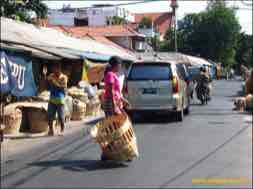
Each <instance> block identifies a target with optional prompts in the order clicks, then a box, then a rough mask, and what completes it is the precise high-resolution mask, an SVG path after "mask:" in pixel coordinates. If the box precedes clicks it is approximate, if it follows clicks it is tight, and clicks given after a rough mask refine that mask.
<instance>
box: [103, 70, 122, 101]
mask: <svg viewBox="0 0 253 189" xmlns="http://www.w3.org/2000/svg"><path fill="white" fill-rule="evenodd" d="M104 81H105V94H104V98H107V97H109V96H110V91H109V85H110V84H111V85H112V89H113V93H114V99H115V100H120V99H121V92H120V82H119V78H118V76H117V75H116V74H115V73H114V72H112V71H109V72H107V74H106V76H105V79H104Z"/></svg>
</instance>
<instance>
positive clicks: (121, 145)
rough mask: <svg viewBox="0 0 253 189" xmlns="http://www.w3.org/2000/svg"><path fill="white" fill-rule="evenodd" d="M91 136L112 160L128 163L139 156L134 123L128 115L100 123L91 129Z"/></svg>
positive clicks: (117, 116) (107, 119) (116, 116)
mask: <svg viewBox="0 0 253 189" xmlns="http://www.w3.org/2000/svg"><path fill="white" fill-rule="evenodd" d="M91 136H92V137H93V138H94V140H95V141H96V142H97V143H99V145H100V147H101V150H102V151H103V154H104V155H105V156H106V157H107V158H108V159H110V160H116V161H127V160H132V159H133V158H135V157H138V156H139V152H138V147H137V141H136V136H135V133H134V130H133V127H132V123H131V122H130V120H129V118H128V116H127V115H126V114H121V115H115V116H111V117H109V118H106V119H105V120H103V121H101V122H99V123H98V124H97V125H96V126H95V127H94V128H92V129H91Z"/></svg>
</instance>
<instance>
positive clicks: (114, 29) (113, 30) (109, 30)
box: [50, 25, 144, 38]
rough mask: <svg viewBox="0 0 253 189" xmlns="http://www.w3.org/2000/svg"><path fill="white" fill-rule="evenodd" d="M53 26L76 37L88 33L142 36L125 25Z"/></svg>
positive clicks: (108, 35)
mask: <svg viewBox="0 0 253 189" xmlns="http://www.w3.org/2000/svg"><path fill="white" fill-rule="evenodd" d="M50 27H51V28H54V29H57V30H60V31H62V32H67V33H70V34H71V35H73V36H74V37H78V38H81V37H83V36H86V35H90V36H105V37H116V36H142V37H144V36H143V35H142V34H139V33H138V32H136V31H134V30H133V29H132V27H126V26H124V25H113V26H99V27H85V26H79V27H67V26H50Z"/></svg>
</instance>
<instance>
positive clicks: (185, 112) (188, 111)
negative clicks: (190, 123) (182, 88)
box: [184, 106, 190, 115]
mask: <svg viewBox="0 0 253 189" xmlns="http://www.w3.org/2000/svg"><path fill="white" fill-rule="evenodd" d="M189 113H190V107H189V106H187V108H185V109H184V114H185V115H189Z"/></svg>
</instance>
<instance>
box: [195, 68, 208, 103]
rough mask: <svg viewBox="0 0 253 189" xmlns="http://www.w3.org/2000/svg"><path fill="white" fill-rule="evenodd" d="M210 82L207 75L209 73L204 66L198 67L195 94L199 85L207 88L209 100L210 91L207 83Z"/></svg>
mask: <svg viewBox="0 0 253 189" xmlns="http://www.w3.org/2000/svg"><path fill="white" fill-rule="evenodd" d="M210 82H211V79H210V77H209V75H208V73H207V70H206V68H205V67H201V68H200V75H199V78H198V80H197V86H196V91H197V94H198V90H199V89H200V88H201V87H204V88H206V89H207V90H208V99H209V100H210V92H211V89H210V85H209V83H210ZM198 98H199V97H198ZM199 99H200V98H199Z"/></svg>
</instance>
